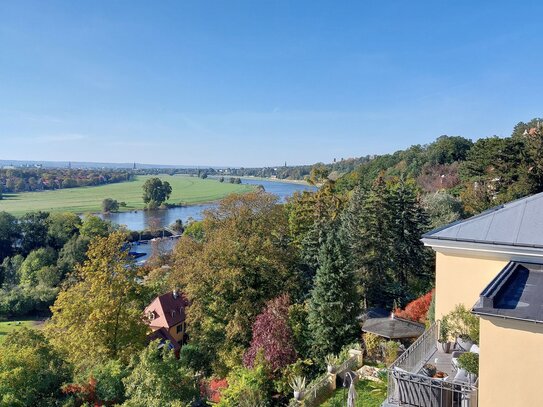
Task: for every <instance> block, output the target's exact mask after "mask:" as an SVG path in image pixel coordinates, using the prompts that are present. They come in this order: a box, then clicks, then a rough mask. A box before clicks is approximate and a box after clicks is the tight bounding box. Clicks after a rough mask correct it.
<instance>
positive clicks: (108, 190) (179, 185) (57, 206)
mask: <svg viewBox="0 0 543 407" xmlns="http://www.w3.org/2000/svg"><path fill="white" fill-rule="evenodd" d="M151 177H152V176H147V175H146V176H138V177H136V179H135V180H134V181H129V182H122V183H118V184H109V185H100V186H96V187H81V188H69V189H59V190H54V191H43V192H24V193H20V194H5V195H4V199H3V200H0V211H6V212H9V213H12V214H13V215H23V214H24V213H26V212H32V211H48V212H76V213H87V212H100V211H101V209H102V208H101V206H102V201H103V200H104V199H105V198H113V199H116V200H117V201H118V202H119V203H120V202H125V203H126V207H125V208H122V207H121V210H125V211H126V210H135V209H142V208H143V206H144V204H143V199H142V195H143V189H142V185H143V183H144V182H145V180H146V179H148V178H151ZM158 177H159V178H161V179H162V180H164V181H168V182H169V183H170V185H171V186H172V194H171V196H170V199H169V200H168V203H171V204H183V205H191V204H197V203H204V202H211V201H216V200H219V199H221V198H224V197H225V196H227V195H229V194H232V193H245V192H249V191H252V190H253V188H254V186H252V185H242V184H230V183H229V182H224V183H221V182H219V181H217V180H215V179H201V178H197V177H190V176H184V175H174V176H170V175H159V176H158Z"/></svg>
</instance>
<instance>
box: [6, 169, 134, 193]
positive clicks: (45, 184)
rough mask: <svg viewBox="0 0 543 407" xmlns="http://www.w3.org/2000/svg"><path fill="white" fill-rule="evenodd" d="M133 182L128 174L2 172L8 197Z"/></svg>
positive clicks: (108, 171) (105, 171) (79, 170)
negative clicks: (13, 194)
mask: <svg viewBox="0 0 543 407" xmlns="http://www.w3.org/2000/svg"><path fill="white" fill-rule="evenodd" d="M131 179H133V173H132V172H131V171H127V170H113V169H109V170H86V169H68V168H46V169H45V168H44V169H42V168H10V169H0V191H1V192H3V193H4V194H5V193H19V192H30V191H44V190H54V189H63V188H77V187H87V186H95V185H103V184H112V183H117V182H125V181H130V180H131ZM0 196H1V195H0Z"/></svg>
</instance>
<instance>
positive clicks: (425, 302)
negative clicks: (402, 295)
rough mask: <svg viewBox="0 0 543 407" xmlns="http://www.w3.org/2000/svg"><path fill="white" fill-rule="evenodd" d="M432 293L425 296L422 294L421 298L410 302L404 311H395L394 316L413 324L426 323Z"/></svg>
mask: <svg viewBox="0 0 543 407" xmlns="http://www.w3.org/2000/svg"><path fill="white" fill-rule="evenodd" d="M432 297H433V291H430V292H429V293H427V294H424V295H423V296H422V297H419V298H417V299H416V300H414V301H411V302H410V303H409V304H407V306H406V307H405V309H403V310H401V309H399V308H398V309H396V310H395V311H394V315H396V316H397V317H400V318H405V319H409V320H411V321H415V322H422V323H424V322H425V321H426V318H427V315H428V310H429V309H430V304H431V303H432Z"/></svg>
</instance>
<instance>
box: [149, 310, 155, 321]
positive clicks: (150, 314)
mask: <svg viewBox="0 0 543 407" xmlns="http://www.w3.org/2000/svg"><path fill="white" fill-rule="evenodd" d="M147 319H148V320H149V321H152V320H153V319H155V312H154V311H149V312H148V313H147Z"/></svg>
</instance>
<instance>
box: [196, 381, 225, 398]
mask: <svg viewBox="0 0 543 407" xmlns="http://www.w3.org/2000/svg"><path fill="white" fill-rule="evenodd" d="M227 387H228V381H227V380H226V379H210V380H209V381H204V382H202V384H201V387H200V393H201V394H202V396H203V397H205V398H207V399H208V400H209V401H211V402H213V403H218V402H219V401H221V390H223V389H226V388H227Z"/></svg>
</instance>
